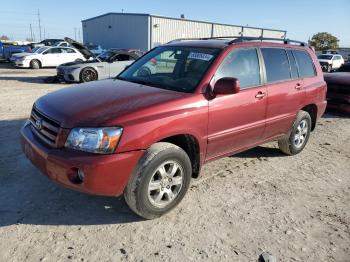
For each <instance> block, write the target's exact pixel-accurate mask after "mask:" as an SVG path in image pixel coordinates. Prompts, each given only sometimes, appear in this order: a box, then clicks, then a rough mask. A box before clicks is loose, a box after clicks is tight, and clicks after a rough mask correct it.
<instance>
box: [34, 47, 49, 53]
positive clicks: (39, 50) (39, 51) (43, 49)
mask: <svg viewBox="0 0 350 262" xmlns="http://www.w3.org/2000/svg"><path fill="white" fill-rule="evenodd" d="M46 49H48V47H39V49H38V50H36V52H35V53H37V54H41V53H42V52H44V51H45V50H46Z"/></svg>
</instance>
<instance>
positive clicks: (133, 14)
mask: <svg viewBox="0 0 350 262" xmlns="http://www.w3.org/2000/svg"><path fill="white" fill-rule="evenodd" d="M108 15H125V16H127V15H130V16H151V17H158V18H165V19H172V20H181V21H188V22H197V23H205V24H215V25H224V26H237V27H244V28H251V29H264V30H269V31H276V32H284V33H285V34H286V33H287V31H286V30H279V29H270V28H262V27H252V26H242V25H234V24H223V23H216V22H208V21H203V20H193V19H187V18H177V17H169V16H161V15H153V14H146V13H118V12H109V13H105V14H102V15H98V16H94V17H91V18H87V19H84V20H82V21H81V22H87V21H90V20H94V19H97V18H101V17H104V16H108Z"/></svg>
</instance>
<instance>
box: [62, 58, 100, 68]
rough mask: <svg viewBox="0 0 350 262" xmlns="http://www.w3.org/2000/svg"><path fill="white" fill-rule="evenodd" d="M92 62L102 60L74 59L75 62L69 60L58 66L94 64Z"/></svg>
mask: <svg viewBox="0 0 350 262" xmlns="http://www.w3.org/2000/svg"><path fill="white" fill-rule="evenodd" d="M92 63H101V61H98V60H96V59H92V60H86V61H80V62H79V61H73V62H68V63H64V64H60V65H59V66H58V67H63V66H74V65H82V64H92Z"/></svg>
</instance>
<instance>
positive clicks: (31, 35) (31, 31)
mask: <svg viewBox="0 0 350 262" xmlns="http://www.w3.org/2000/svg"><path fill="white" fill-rule="evenodd" d="M29 28H30V39H31V40H32V41H34V38H33V29H32V24H29Z"/></svg>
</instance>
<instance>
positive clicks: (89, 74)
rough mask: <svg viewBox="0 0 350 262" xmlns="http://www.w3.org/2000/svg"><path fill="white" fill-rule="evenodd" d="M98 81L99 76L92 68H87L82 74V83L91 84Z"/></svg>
mask: <svg viewBox="0 0 350 262" xmlns="http://www.w3.org/2000/svg"><path fill="white" fill-rule="evenodd" d="M97 79H98V75H97V72H96V70H95V69H93V68H91V67H85V68H83V69H82V70H81V72H80V82H81V83H85V82H91V81H95V80H97Z"/></svg>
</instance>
